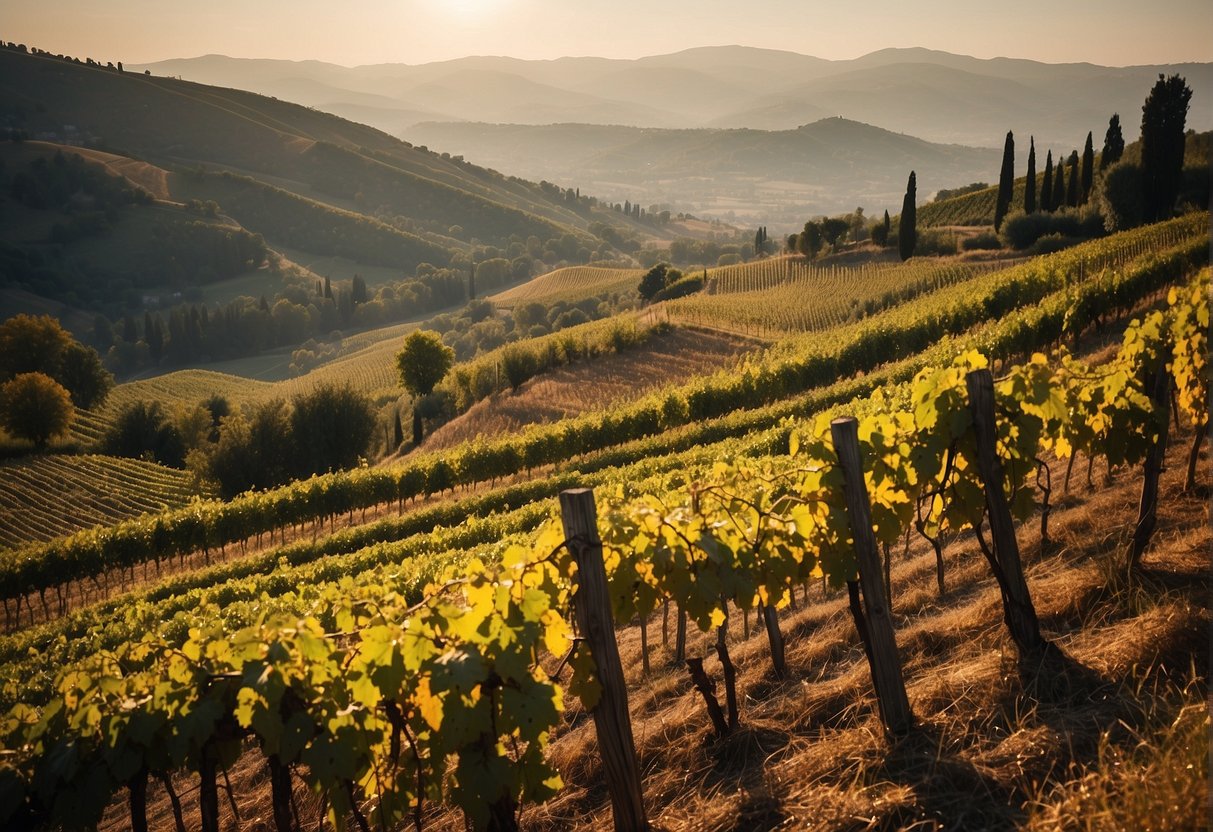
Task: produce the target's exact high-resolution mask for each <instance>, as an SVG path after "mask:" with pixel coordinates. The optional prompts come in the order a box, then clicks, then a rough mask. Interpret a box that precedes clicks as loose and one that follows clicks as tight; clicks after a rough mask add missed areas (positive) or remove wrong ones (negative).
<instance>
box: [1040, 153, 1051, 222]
mask: <svg viewBox="0 0 1213 832" xmlns="http://www.w3.org/2000/svg"><path fill="white" fill-rule="evenodd" d="M1040 210H1042V211H1049V212H1052V211H1053V151H1052V150H1050V151H1049V152H1048V154H1047V155H1046V156H1045V175H1044V177H1043V178H1042V179H1041V181H1040Z"/></svg>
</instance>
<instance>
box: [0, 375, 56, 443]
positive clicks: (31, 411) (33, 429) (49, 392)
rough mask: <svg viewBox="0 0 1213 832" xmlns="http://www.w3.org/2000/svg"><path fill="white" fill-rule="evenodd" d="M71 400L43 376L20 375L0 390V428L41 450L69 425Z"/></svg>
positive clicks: (52, 380) (50, 380) (54, 382)
mask: <svg viewBox="0 0 1213 832" xmlns="http://www.w3.org/2000/svg"><path fill="white" fill-rule="evenodd" d="M73 415H74V411H73V410H72V399H71V396H70V395H69V394H68V392H67V390H66V389H65V388H64V387H63V385H61V384H59V382H57V381H55V380H54V379H53V378H51V377H50V376H48V375H46V374H45V373H19V374H18V375H16V376H14V377H13V378H12V379H10V380H9V381H7V382H5V383H4V385H3V386H2V387H0V425H3V426H4V429H5V430H7V431H8V432H9V433H11V434H12V435H13V436H16V437H18V438H21V439H28V440H29V441H31V442H33V443H34V447H35V448H37V449H38V450H41V449H43V448H45V447H46V443H47V440H49V439H51V438H52V437H55V436H60V435H62V434H63V433H65V432H66V431H67V429H68V426H69V425H71V423H72V417H73Z"/></svg>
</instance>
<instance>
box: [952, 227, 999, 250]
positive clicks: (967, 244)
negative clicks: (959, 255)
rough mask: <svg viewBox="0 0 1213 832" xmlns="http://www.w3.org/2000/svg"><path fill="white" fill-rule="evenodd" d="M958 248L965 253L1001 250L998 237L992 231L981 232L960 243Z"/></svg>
mask: <svg viewBox="0 0 1213 832" xmlns="http://www.w3.org/2000/svg"><path fill="white" fill-rule="evenodd" d="M960 247H961V248H963V249H964V250H965V251H987V250H991V249H999V248H1002V242H1001V241H1000V240H999V239H998V235H997V234H995V233H994V232H992V231H983V232H982V233H980V234H976V235H974V236H972V237H966V238H965V239H964V240H962V241H961V243H960Z"/></svg>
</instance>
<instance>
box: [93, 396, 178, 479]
mask: <svg viewBox="0 0 1213 832" xmlns="http://www.w3.org/2000/svg"><path fill="white" fill-rule="evenodd" d="M101 447H102V450H104V451H105V453H107V454H110V455H111V456H125V457H131V458H132V459H149V458H150V459H154V460H155V461H157V462H160V463H163V464H164V465H172V466H178V467H179V466H181V465H182V464H183V463H184V462H185V443H184V442H183V441H182V439H181V433H180V432H179V431H178V430H177V426H176V425H174V424H173V423H172V422H171V421H170V420H169V418H168V415H167V414H166V413H165V412H164V408H163V407H161V406H160V402H156V401H143V400H137V401H133V402H131V403H130V404H128V405H126V406H125V407H124V408H122V410H120V411H119V412H118V416H117V418H115V419H114V423H113V425H112V426H111V427H110V429H109V430H108V431H106V434H105V437H104V438H103V439H102V440H101Z"/></svg>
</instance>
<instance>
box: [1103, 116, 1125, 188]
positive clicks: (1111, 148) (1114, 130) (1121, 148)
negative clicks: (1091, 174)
mask: <svg viewBox="0 0 1213 832" xmlns="http://www.w3.org/2000/svg"><path fill="white" fill-rule="evenodd" d="M1124 152H1125V137H1124V136H1123V135H1122V134H1121V132H1120V113H1112V117H1111V118H1110V119H1108V132H1106V133H1104V137H1103V151H1102V152H1101V153H1100V154H1099V172H1100V173H1103V172H1104V171H1105V170H1107V169H1108V168H1110V167H1112V165H1114V164H1116V163H1117V162H1119V161H1120V157H1121V156H1123V155H1124Z"/></svg>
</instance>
